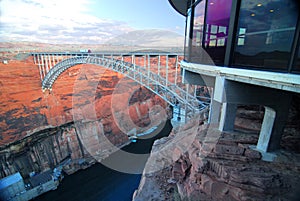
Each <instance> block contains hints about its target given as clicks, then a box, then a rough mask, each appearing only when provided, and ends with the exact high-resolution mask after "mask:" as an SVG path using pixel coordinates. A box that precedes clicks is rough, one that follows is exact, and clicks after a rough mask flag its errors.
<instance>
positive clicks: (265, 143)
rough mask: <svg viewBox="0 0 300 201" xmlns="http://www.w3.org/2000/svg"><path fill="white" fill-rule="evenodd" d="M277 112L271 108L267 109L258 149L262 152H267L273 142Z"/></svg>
mask: <svg viewBox="0 0 300 201" xmlns="http://www.w3.org/2000/svg"><path fill="white" fill-rule="evenodd" d="M275 117H276V111H275V110H274V109H272V108H270V107H265V115H264V120H263V123H262V127H261V130H260V134H259V139H258V143H257V145H256V148H257V149H258V150H260V151H263V152H267V151H268V147H269V143H270V140H271V135H272V130H273V125H274V122H275Z"/></svg>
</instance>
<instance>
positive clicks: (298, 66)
mask: <svg viewBox="0 0 300 201" xmlns="http://www.w3.org/2000/svg"><path fill="white" fill-rule="evenodd" d="M299 46H300V44H299ZM293 72H297V73H300V47H298V58H297V61H296V63H295V66H294V68H293Z"/></svg>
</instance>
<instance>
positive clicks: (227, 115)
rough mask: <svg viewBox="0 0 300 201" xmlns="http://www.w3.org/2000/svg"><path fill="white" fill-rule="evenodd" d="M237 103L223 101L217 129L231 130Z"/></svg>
mask: <svg viewBox="0 0 300 201" xmlns="http://www.w3.org/2000/svg"><path fill="white" fill-rule="evenodd" d="M236 110H237V105H236V104H232V103H223V104H222V109H221V115H220V123H219V130H220V131H233V129H234V121H235V117H236Z"/></svg>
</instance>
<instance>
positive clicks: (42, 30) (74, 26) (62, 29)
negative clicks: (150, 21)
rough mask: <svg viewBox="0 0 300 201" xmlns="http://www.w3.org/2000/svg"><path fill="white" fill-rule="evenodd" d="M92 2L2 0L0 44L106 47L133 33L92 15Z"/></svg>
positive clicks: (0, 0)
mask: <svg viewBox="0 0 300 201" xmlns="http://www.w3.org/2000/svg"><path fill="white" fill-rule="evenodd" d="M90 5H91V0H51V1H50V0H0V9H1V10H0V11H1V16H0V41H37V42H49V43H103V42H105V41H106V40H108V39H110V38H112V37H114V36H116V35H118V34H122V33H125V32H128V31H131V30H133V29H132V28H131V27H129V26H128V25H127V24H126V23H125V22H121V21H112V20H109V19H101V18H97V17H95V16H93V15H92V13H89V6H90Z"/></svg>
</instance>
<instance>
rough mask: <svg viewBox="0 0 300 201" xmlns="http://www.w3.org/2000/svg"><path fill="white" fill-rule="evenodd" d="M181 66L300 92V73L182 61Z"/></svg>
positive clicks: (199, 72) (239, 80)
mask: <svg viewBox="0 0 300 201" xmlns="http://www.w3.org/2000/svg"><path fill="white" fill-rule="evenodd" d="M180 64H181V68H183V69H185V70H188V71H191V72H194V73H198V74H200V75H205V76H210V77H217V76H221V77H224V78H225V79H228V80H232V81H237V82H242V83H247V84H253V85H258V86H263V87H269V88H274V89H280V90H285V91H291V92H296V93H300V75H297V74H290V73H279V72H269V71H259V70H248V69H239V68H229V67H219V66H211V65H203V64H195V63H188V62H185V61H181V63H180Z"/></svg>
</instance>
